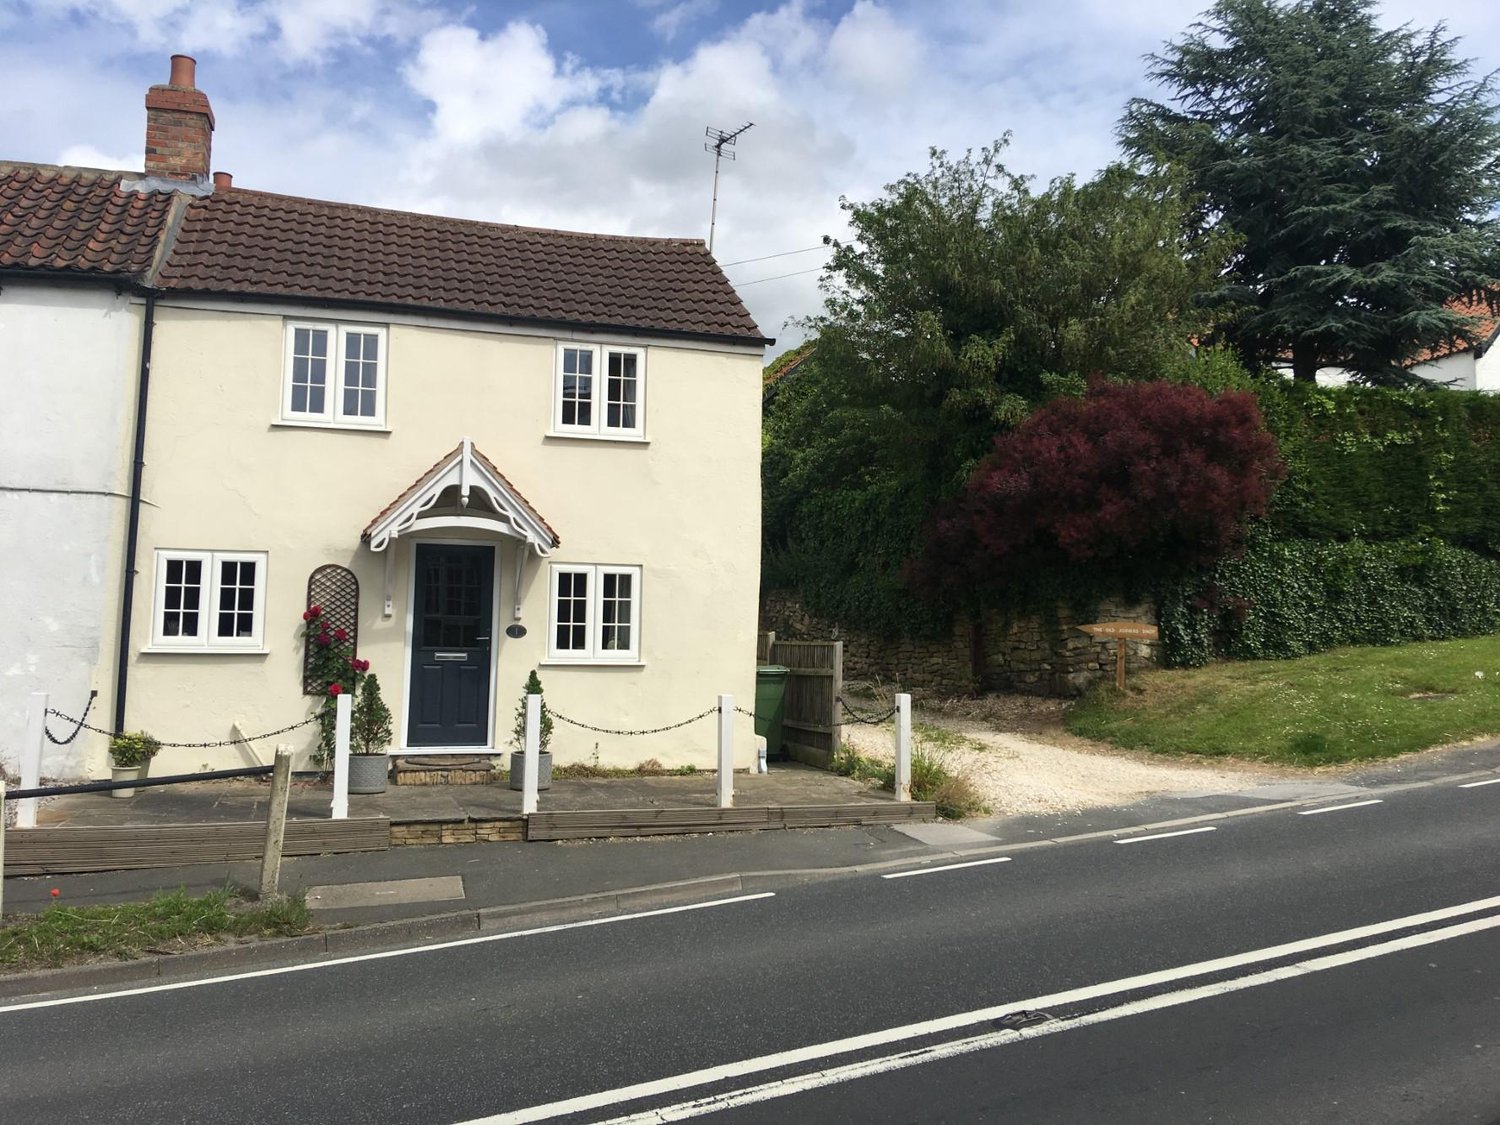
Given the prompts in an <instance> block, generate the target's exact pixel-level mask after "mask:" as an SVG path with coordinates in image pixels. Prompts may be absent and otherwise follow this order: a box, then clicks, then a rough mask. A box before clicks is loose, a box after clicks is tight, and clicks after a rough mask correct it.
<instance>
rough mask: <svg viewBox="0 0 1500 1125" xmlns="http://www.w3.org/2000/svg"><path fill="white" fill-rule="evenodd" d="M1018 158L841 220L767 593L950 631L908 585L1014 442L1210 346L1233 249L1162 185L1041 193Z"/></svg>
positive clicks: (777, 434)
mask: <svg viewBox="0 0 1500 1125" xmlns="http://www.w3.org/2000/svg"><path fill="white" fill-rule="evenodd" d="M1004 145H1005V142H1004V141H1003V140H1002V141H1000V142H997V143H996V144H994V145H992V146H990V147H988V148H986V149H984V150H983V151H981V152H979V153H978V154H972V153H970V154H966V155H965V156H964V157H963V158H961V159H957V160H953V159H950V158H949V157H948V156H947V155H946V154H944V153H942V152H940V151H937V150H934V151H933V152H932V154H931V167H930V168H929V169H928V170H927V171H926V172H925V173H921V174H915V173H914V174H911V175H908V176H905V177H903V178H902V179H900V180H898V181H897V182H896V183H894V184H891V185H889V186H888V187H887V189H886V193H885V195H883V196H882V197H880V198H879V199H876V200H874V201H873V202H869V203H853V202H850V201H848V200H844V201H843V208H844V210H845V212H846V213H847V215H848V220H849V225H850V227H851V228H852V231H853V237H852V238H851V239H850V240H849V241H847V242H843V241H838V240H833V239H830V240H828V241H829V243H830V245H831V246H832V248H833V254H832V258H831V260H830V264H829V267H828V272H827V274H826V275H825V278H824V289H825V292H826V294H827V299H826V303H825V309H824V312H823V314H822V315H821V316H819V317H817V318H815V319H814V320H813V321H812V322H811V323H810V327H811V328H812V329H813V330H814V331H815V333H816V336H815V340H816V345H815V349H814V350H813V352H812V353H811V354H810V355H809V356H808V358H807V359H806V360H805V361H804V362H803V363H802V364H801V366H800V367H799V368H798V370H797V371H796V373H795V376H794V377H792V378H788V379H785V380H782V381H780V382H778V383H777V392H776V397H775V403H774V406H773V407H772V408H771V409H770V410H769V411H768V414H767V418H766V449H765V457H764V461H763V473H764V483H765V526H766V545H767V559H766V578H767V582H768V584H772V585H775V584H781V585H787V586H792V587H794V588H797V589H799V590H800V591H801V592H802V594H803V595H804V597H805V599H806V600H807V602H808V604H809V606H810V607H811V608H813V609H814V610H815V611H817V612H821V613H824V614H827V615H829V616H832V617H835V618H838V619H840V620H843V621H845V622H847V623H849V624H851V625H858V626H863V627H866V628H874V629H877V630H881V631H887V632H894V631H898V630H903V629H905V630H911V629H913V628H914V627H915V628H916V629H918V630H920V628H921V627H922V626H924V625H927V626H936V625H937V624H938V623H939V622H940V621H941V614H940V613H939V614H932V613H929V612H927V610H924V608H923V607H921V606H913V605H912V604H911V597H910V592H909V590H908V589H907V588H906V586H905V584H904V582H903V579H902V576H901V571H902V567H903V565H904V563H905V561H906V560H907V559H909V558H910V557H911V556H912V555H913V554H914V553H915V552H916V550H917V549H918V548H919V547H920V544H921V534H920V533H921V527H922V525H923V523H924V521H925V520H926V519H927V517H928V516H929V515H930V513H931V512H932V510H933V507H934V505H935V504H936V503H938V502H939V501H940V500H942V499H945V498H948V497H951V496H953V495H955V494H956V493H957V492H958V490H959V489H960V488H961V487H962V485H963V482H964V480H965V479H966V478H967V477H968V474H969V472H970V470H971V469H972V468H973V466H974V464H975V463H976V462H977V461H978V460H979V458H980V457H982V456H983V455H984V454H985V452H986V451H987V450H988V449H989V447H990V443H991V441H992V440H993V438H994V435H995V434H996V432H997V431H1003V430H1006V429H1009V428H1010V427H1012V426H1014V425H1015V424H1016V423H1018V422H1019V421H1021V420H1022V419H1023V418H1025V417H1026V415H1027V413H1028V412H1029V411H1030V410H1031V408H1032V407H1033V406H1034V405H1035V404H1036V403H1038V402H1041V401H1044V400H1045V399H1046V398H1048V397H1050V396H1052V395H1053V394H1056V393H1058V392H1059V391H1060V390H1072V391H1075V392H1081V391H1082V389H1083V386H1084V380H1085V377H1086V376H1087V375H1089V374H1091V373H1094V372H1109V373H1111V374H1113V375H1117V376H1121V377H1126V378H1143V377H1148V376H1150V375H1151V374H1152V373H1153V372H1154V371H1155V370H1156V369H1157V367H1158V366H1159V364H1160V363H1161V362H1163V360H1164V358H1165V357H1166V356H1169V355H1171V354H1173V353H1177V352H1181V351H1182V350H1183V349H1184V346H1185V345H1184V341H1185V339H1186V337H1187V336H1188V335H1190V334H1191V333H1193V332H1194V331H1195V330H1196V329H1197V327H1199V321H1198V319H1197V314H1196V313H1195V312H1194V310H1193V308H1192V296H1193V294H1194V293H1196V292H1199V291H1201V290H1202V289H1204V288H1206V287H1207V286H1208V285H1209V284H1210V283H1211V281H1212V279H1213V278H1214V277H1215V276H1216V274H1217V272H1218V270H1219V268H1220V267H1221V265H1222V263H1223V261H1224V258H1225V255H1226V253H1227V240H1226V238H1225V236H1223V235H1222V234H1220V233H1219V232H1216V231H1210V232H1207V233H1206V234H1201V235H1199V234H1194V233H1192V232H1191V229H1190V224H1189V223H1188V222H1186V213H1187V208H1186V204H1185V203H1184V202H1183V201H1182V199H1181V198H1180V195H1179V193H1178V192H1177V191H1176V190H1175V188H1174V185H1173V183H1172V182H1171V180H1170V179H1168V178H1167V177H1166V176H1164V175H1154V176H1140V175H1137V174H1135V173H1134V172H1133V171H1131V170H1130V169H1128V168H1124V167H1111V168H1109V169H1106V170H1105V171H1104V172H1103V173H1101V174H1100V175H1099V176H1098V177H1096V178H1095V179H1093V180H1090V181H1088V182H1087V183H1082V184H1080V183H1078V182H1077V181H1075V180H1074V179H1073V178H1072V177H1064V178H1062V179H1059V180H1055V181H1053V182H1052V183H1051V184H1050V185H1049V186H1048V187H1047V188H1046V189H1045V190H1043V191H1033V190H1032V189H1031V188H1030V187H1029V186H1028V183H1027V181H1026V180H1025V179H1024V178H1022V177H1019V176H1015V175H1012V174H1011V173H1010V172H1008V171H1007V170H1006V169H1005V168H1004V166H1003V165H1002V164H1001V163H1000V159H999V158H1000V154H1001V152H1002V151H1003V148H1004Z"/></svg>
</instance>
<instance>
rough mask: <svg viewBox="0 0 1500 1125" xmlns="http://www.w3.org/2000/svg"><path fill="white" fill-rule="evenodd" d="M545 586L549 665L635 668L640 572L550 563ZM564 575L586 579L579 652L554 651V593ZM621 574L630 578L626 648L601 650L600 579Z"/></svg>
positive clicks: (602, 565)
mask: <svg viewBox="0 0 1500 1125" xmlns="http://www.w3.org/2000/svg"><path fill="white" fill-rule="evenodd" d="M550 570H551V574H550V578H549V581H548V583H547V659H548V660H549V661H551V662H552V663H572V664H638V663H640V659H641V568H640V567H639V566H616V565H612V564H605V563H553V564H552V566H551V568H550ZM564 574H586V575H588V602H587V608H586V613H587V616H586V617H585V619H584V645H585V647H584V648H582V649H559V648H558V647H557V590H558V582H559V579H560V578H561V577H562V575H564ZM607 574H623V575H628V576H629V577H630V647H629V648H628V649H618V648H612V649H607V648H604V646H603V634H604V612H603V604H604V582H603V579H604V576H605V575H607Z"/></svg>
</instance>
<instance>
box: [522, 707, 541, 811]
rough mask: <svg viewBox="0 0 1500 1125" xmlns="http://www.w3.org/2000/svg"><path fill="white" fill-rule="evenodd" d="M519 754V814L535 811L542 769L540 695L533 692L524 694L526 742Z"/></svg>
mask: <svg viewBox="0 0 1500 1125" xmlns="http://www.w3.org/2000/svg"><path fill="white" fill-rule="evenodd" d="M523 750H524V751H525V752H524V753H523V754H522V755H521V815H522V816H530V815H531V814H532V813H534V812H536V805H537V800H536V793H537V785H538V784H539V783H540V780H541V769H542V697H541V696H540V695H538V694H536V693H535V692H531V693H529V694H527V696H526V742H525V745H524V746H523Z"/></svg>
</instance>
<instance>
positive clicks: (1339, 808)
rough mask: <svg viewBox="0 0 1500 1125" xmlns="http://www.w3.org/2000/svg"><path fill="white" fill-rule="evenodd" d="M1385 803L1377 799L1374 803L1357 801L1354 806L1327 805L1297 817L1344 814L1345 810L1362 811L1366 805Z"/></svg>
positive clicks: (1306, 811)
mask: <svg viewBox="0 0 1500 1125" xmlns="http://www.w3.org/2000/svg"><path fill="white" fill-rule="evenodd" d="M1384 803H1385V802H1384V801H1382V800H1380V798H1378V797H1377V798H1376V799H1375V800H1373V801H1355V802H1354V803H1353V804H1350V805H1327V806H1325V807H1323V808H1321V809H1303V810H1302V811H1301V812H1299V813H1298V814H1297V815H1298V816H1317V815H1318V814H1319V813H1326V812H1343V811H1344V810H1345V809H1362V808H1364V807H1365V806H1366V805H1382V804H1384Z"/></svg>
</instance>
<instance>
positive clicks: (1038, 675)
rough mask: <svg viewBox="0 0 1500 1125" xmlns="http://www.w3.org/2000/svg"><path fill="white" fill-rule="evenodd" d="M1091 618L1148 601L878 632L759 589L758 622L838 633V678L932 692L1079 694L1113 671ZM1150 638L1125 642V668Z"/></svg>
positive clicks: (793, 632) (1111, 645) (1139, 617)
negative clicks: (1091, 631) (944, 632)
mask: <svg viewBox="0 0 1500 1125" xmlns="http://www.w3.org/2000/svg"><path fill="white" fill-rule="evenodd" d="M1097 621H1146V622H1150V623H1151V624H1155V623H1156V609H1155V607H1154V606H1151V605H1146V604H1141V605H1131V604H1127V603H1125V602H1117V601H1106V602H1103V603H1101V604H1100V605H1099V606H1098V607H1097V609H1096V610H1095V612H1094V614H1093V615H1092V616H1090V617H1089V618H1087V619H1086V620H1084V619H1080V618H1077V617H1076V615H1074V614H1073V613H1072V612H1071V611H1070V610H1069V609H1068V608H1067V607H1066V606H1058V608H1057V614H1056V618H1055V621H1049V620H1045V619H1043V618H1042V617H1040V616H1028V617H1020V618H1013V619H1009V620H1007V619H1005V618H1002V617H1001V616H1000V615H998V614H992V615H990V616H988V617H987V618H985V619H984V620H983V621H982V622H980V623H979V627H978V630H977V635H976V629H975V623H974V622H973V621H970V620H959V621H955V622H954V625H953V629H952V632H951V633H950V634H949V635H948V636H945V637H938V638H932V639H916V638H911V637H894V638H884V637H877V636H875V635H873V634H870V633H864V632H861V631H859V630H856V629H847V628H843V627H841V626H839V625H838V624H837V623H836V622H832V621H828V620H825V619H821V618H818V617H815V616H813V615H812V614H810V613H808V612H807V610H806V608H805V607H804V606H803V605H802V603H801V601H800V600H799V599H798V598H797V596H796V595H795V594H793V593H789V592H787V591H781V590H772V591H769V592H767V593H765V594H763V595H762V597H761V613H760V627H761V630H762V631H772V632H775V634H776V636H777V637H778V638H780V639H782V640H792V641H798V640H806V641H812V640H829V639H832V640H841V641H843V642H844V679H845V680H862V681H878V682H881V683H885V684H890V685H899V686H900V687H902V688H904V689H910V690H914V691H920V692H925V693H929V694H933V695H947V696H953V695H973V694H976V693H978V692H981V691H1013V692H1021V693H1023V694H1027V695H1061V696H1072V695H1079V694H1081V693H1082V692H1083V691H1084V690H1085V689H1086V688H1087V687H1088V686H1089V685H1090V684H1092V683H1093V682H1094V681H1096V680H1098V679H1101V678H1105V677H1110V676H1113V675H1114V669H1115V643H1116V642H1114V641H1113V640H1105V641H1099V640H1095V639H1094V638H1093V637H1090V636H1089V635H1088V634H1087V633H1083V632H1080V631H1079V630H1078V628H1077V626H1079V625H1081V624H1088V623H1090V622H1097ZM1158 648H1159V646H1158V645H1157V644H1156V643H1154V642H1144V641H1128V642H1126V660H1125V666H1126V669H1127V672H1137V671H1142V670H1144V669H1147V668H1154V667H1156V666H1157V651H1158Z"/></svg>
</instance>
